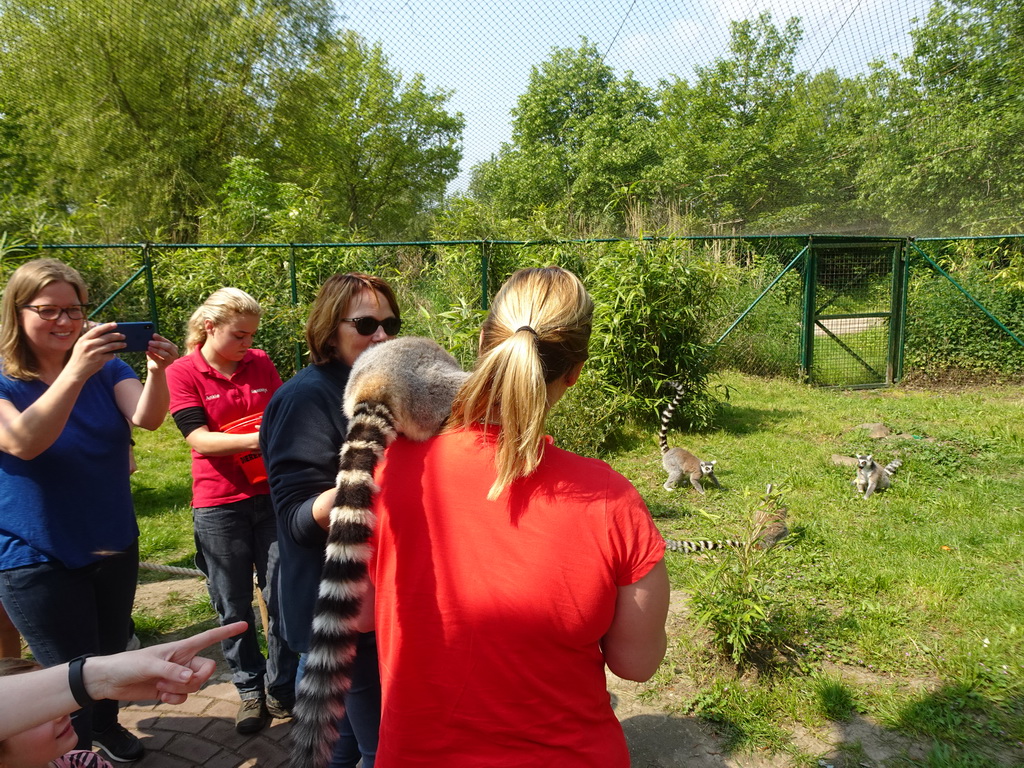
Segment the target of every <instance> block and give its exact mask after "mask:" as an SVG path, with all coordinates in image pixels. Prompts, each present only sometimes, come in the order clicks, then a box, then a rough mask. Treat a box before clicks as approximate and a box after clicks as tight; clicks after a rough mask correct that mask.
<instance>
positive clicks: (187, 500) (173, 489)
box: [132, 478, 192, 517]
mask: <svg viewBox="0 0 1024 768" xmlns="http://www.w3.org/2000/svg"><path fill="white" fill-rule="evenodd" d="M132 499H133V500H134V502H135V514H136V515H138V516H139V517H154V516H157V515H162V514H163V513H165V512H166V511H167V510H168V509H174V508H181V507H190V506H191V504H192V484H191V481H190V480H189V478H185V479H184V480H183V481H182V482H181V483H178V484H173V485H165V486H162V487H159V488H153V487H149V486H146V485H143V484H141V483H136V484H133V485H132Z"/></svg>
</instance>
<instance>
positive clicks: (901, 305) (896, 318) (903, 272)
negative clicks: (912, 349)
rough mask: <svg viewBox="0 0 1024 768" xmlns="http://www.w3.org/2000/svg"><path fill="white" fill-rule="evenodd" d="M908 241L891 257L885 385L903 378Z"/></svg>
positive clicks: (908, 270) (908, 276) (895, 382)
mask: <svg viewBox="0 0 1024 768" xmlns="http://www.w3.org/2000/svg"><path fill="white" fill-rule="evenodd" d="M909 242H910V241H909V240H904V241H902V242H901V243H900V244H899V245H898V246H897V247H896V253H895V254H894V256H893V262H892V265H893V275H892V303H891V306H890V310H889V311H890V315H889V364H888V366H886V371H885V375H886V383H887V384H889V385H892V384H897V383H899V381H900V379H902V378H903V350H904V345H905V344H906V335H907V331H906V329H907V290H908V287H909V280H910V275H909V273H910V269H909V263H908V262H909V260H910V253H909V251H910V249H909V247H908V245H907V244H908V243H909Z"/></svg>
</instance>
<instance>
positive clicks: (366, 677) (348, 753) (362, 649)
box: [295, 632, 380, 768]
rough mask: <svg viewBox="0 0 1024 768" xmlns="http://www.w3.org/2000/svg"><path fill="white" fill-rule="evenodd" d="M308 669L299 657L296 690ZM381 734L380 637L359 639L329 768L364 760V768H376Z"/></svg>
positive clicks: (371, 635)
mask: <svg viewBox="0 0 1024 768" xmlns="http://www.w3.org/2000/svg"><path fill="white" fill-rule="evenodd" d="M305 669H306V654H304V653H303V654H300V655H299V671H298V674H297V675H296V676H295V687H296V689H297V688H298V686H299V681H300V680H301V679H302V675H303V673H304V672H305ZM379 732H380V672H379V671H378V669H377V635H376V634H375V633H374V632H367V633H365V634H362V635H360V636H359V641H358V643H357V644H356V660H355V662H354V663H353V665H352V687H351V688H350V689H349V691H348V694H347V695H346V696H345V714H344V715H342V717H341V720H339V721H338V741H337V742H336V743H335V745H334V754H333V755H331V762H330V763H329V764H328V768H355V766H356V765H357V764H358V763H359V758H360V757H362V759H363V763H362V768H373V763H374V760H375V759H376V757H377V736H378V733H379Z"/></svg>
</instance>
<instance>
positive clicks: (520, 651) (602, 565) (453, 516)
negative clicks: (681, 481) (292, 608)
mask: <svg viewBox="0 0 1024 768" xmlns="http://www.w3.org/2000/svg"><path fill="white" fill-rule="evenodd" d="M592 313H593V303H592V301H591V299H590V296H589V295H588V294H587V292H586V290H585V288H584V287H583V285H582V284H581V283H580V281H579V279H578V278H577V277H576V276H575V275H573V274H572V273H571V272H567V271H566V270H564V269H560V268H557V267H548V268H544V269H527V270H521V271H519V272H517V273H515V274H514V275H513V276H512V277H511V278H510V279H509V280H508V282H506V283H505V285H504V286H503V287H502V289H501V290H500V291H499V292H498V295H497V296H496V297H495V299H494V302H493V304H492V308H491V311H490V314H489V315H488V316H487V319H486V320H485V321H484V325H483V329H482V331H481V336H480V356H479V359H478V361H477V364H476V367H475V370H474V371H473V373H472V374H471V375H470V377H469V378H468V380H467V381H466V383H465V384H464V385H463V387H462V389H461V390H460V392H459V394H458V395H457V397H456V399H455V403H454V407H453V409H452V416H451V419H450V421H449V427H448V429H447V430H446V431H445V432H444V433H442V434H441V435H439V436H437V437H435V438H432V439H430V440H428V441H426V442H423V443H414V442H411V441H408V440H404V439H401V438H400V439H398V440H396V441H395V442H394V443H393V444H392V445H391V447H390V448H389V449H388V452H387V454H386V456H385V461H384V464H383V466H382V467H381V469H380V471H379V472H378V477H377V480H378V484H379V486H380V488H381V491H380V494H379V495H378V497H377V503H376V512H377V514H378V516H379V517H378V527H377V531H376V542H375V543H376V554H375V560H374V562H373V563H372V565H371V577H372V580H373V583H374V587H375V590H376V598H375V599H376V604H375V620H376V627H377V639H378V645H379V650H380V669H381V683H382V692H383V701H382V715H381V736H380V745H379V748H378V752H377V763H376V765H377V768H415V767H416V766H424V767H425V766H438V765H444V766H446V768H497V767H498V766H503V767H509V766H522V765H529V766H552V767H554V766H557V768H625V766H628V765H629V752H628V750H627V747H626V741H625V737H624V735H623V732H622V728H621V726H620V725H619V723H618V720H617V719H616V717H615V713H614V711H613V710H612V707H611V702H610V696H609V694H608V691H607V689H606V683H605V671H604V670H605V666H606V665H607V667H608V668H609V669H610V670H611V671H612V672H614V673H615V674H616V675H618V676H620V677H624V678H627V679H631V680H646V679H648V678H650V676H651V675H653V674H654V672H655V670H656V669H657V668H658V665H659V664H660V662H661V659H662V658H663V656H664V653H665V643H666V640H665V617H666V614H667V611H668V596H669V586H668V576H667V573H666V570H665V563H664V541H663V540H662V537H661V535H660V534H659V532H658V530H657V528H656V527H655V525H654V523H653V521H652V520H651V516H650V513H649V512H648V511H647V508H646V506H645V505H644V503H643V500H642V499H641V498H640V495H639V493H637V491H636V489H634V488H633V486H632V485H631V484H630V483H629V481H628V480H626V478H624V477H623V476H621V475H619V474H618V473H617V472H615V471H614V470H612V469H611V467H609V466H608V465H607V464H606V463H604V462H602V461H597V460H595V459H587V458H583V457H581V456H577V455H576V454H573V453H570V452H569V451H564V450H561V449H559V448H556V447H555V446H554V445H553V444H552V443H551V441H550V439H545V437H544V425H545V420H546V417H547V414H548V412H549V410H550V409H551V407H552V406H553V405H554V404H555V403H556V402H558V400H559V399H560V398H561V397H562V395H563V394H565V392H566V390H567V389H568V388H569V387H570V386H572V385H573V384H575V383H576V380H577V378H578V377H579V375H580V371H581V370H582V368H583V364H584V362H585V361H586V359H587V345H588V342H589V338H590V330H591V317H592Z"/></svg>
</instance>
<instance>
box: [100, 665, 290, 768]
mask: <svg viewBox="0 0 1024 768" xmlns="http://www.w3.org/2000/svg"><path fill="white" fill-rule="evenodd" d="M209 655H211V656H212V655H213V654H209ZM217 677H219V673H218V675H217V676H215V678H214V679H213V680H211V681H210V682H209V683H207V685H206V687H204V688H203V689H202V690H201V691H199V693H195V694H193V695H191V696H189V697H188V701H186V702H185V703H184V704H180V705H177V706H171V705H168V704H159V703H155V702H133V703H130V704H127V705H126V706H124V707H122V709H121V714H120V717H119V720H120V722H121V724H122V725H123V726H125V727H126V728H129V729H130V730H131V731H132V732H133V733H135V735H137V736H138V737H139V738H140V739H142V743H143V744H144V745H145V747H146V756H145V757H143V758H142V759H141V760H139V761H138V762H136V763H133V764H132V765H133V766H137V767H138V768H191V766H197V765H201V766H205V767H206V768H240V767H241V766H246V768H250V767H251V768H255V767H256V766H259V768H278V766H282V765H285V764H286V763H287V761H288V760H287V758H288V741H287V738H286V737H287V736H288V731H289V729H290V728H291V721H289V720H274V721H273V723H272V725H271V726H270V727H268V728H264V729H263V730H262V731H260V732H259V733H256V734H253V735H251V736H241V735H239V734H237V733H235V712H236V711H237V710H238V694H237V693H236V691H235V686H234V685H232V684H231V683H230V682H226V681H224V680H218V679H217ZM115 765H116V764H115Z"/></svg>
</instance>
